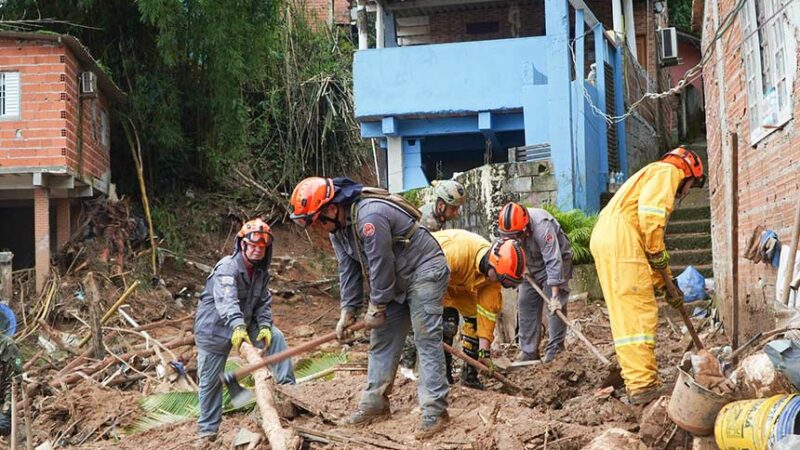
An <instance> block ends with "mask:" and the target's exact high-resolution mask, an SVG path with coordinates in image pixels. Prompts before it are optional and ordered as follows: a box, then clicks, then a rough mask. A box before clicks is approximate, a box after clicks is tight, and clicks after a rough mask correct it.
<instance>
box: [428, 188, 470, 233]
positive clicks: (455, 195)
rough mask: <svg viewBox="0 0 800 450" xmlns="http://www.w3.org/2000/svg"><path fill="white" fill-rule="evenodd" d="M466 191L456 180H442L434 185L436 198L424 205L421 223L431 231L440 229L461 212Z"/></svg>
mask: <svg viewBox="0 0 800 450" xmlns="http://www.w3.org/2000/svg"><path fill="white" fill-rule="evenodd" d="M465 195H466V191H464V187H463V186H461V183H459V182H458V181H455V180H441V181H439V182H437V183H436V184H435V185H434V186H433V196H434V197H436V200H434V201H433V202H430V203H426V204H424V205H422V208H420V210H419V211H420V212H421V213H422V219H420V223H421V224H422V225H423V226H424V227H425V228H427V229H428V230H430V231H439V230H441V229H442V227H444V223H445V222H447V221H448V220H452V219H455V218H456V217H458V215H459V213H460V212H461V205H463V204H464V196H465Z"/></svg>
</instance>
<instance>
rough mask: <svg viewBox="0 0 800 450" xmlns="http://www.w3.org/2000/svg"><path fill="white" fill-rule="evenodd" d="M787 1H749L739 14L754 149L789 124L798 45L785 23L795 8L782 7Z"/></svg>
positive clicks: (791, 112) (751, 142)
mask: <svg viewBox="0 0 800 450" xmlns="http://www.w3.org/2000/svg"><path fill="white" fill-rule="evenodd" d="M789 1H790V0H748V1H747V2H746V4H745V5H744V8H743V9H742V12H741V14H742V15H741V18H742V35H743V37H744V40H743V42H742V60H743V63H744V68H745V86H746V92H747V110H748V122H749V124H750V144H751V145H753V146H755V145H756V144H757V143H758V142H759V141H761V140H762V139H764V138H765V137H767V136H768V135H770V134H771V133H772V132H774V131H776V130H778V129H780V128H782V127H783V125H785V124H786V123H787V122H788V121H790V120H792V114H793V111H792V110H793V107H794V106H793V101H792V86H793V83H794V73H795V69H796V66H797V57H796V55H797V43H796V42H795V40H794V34H793V30H792V28H791V27H790V26H789V21H788V17H791V14H793V13H794V12H793V11H794V8H795V5H793V4H789V5H788V6H786V7H784V6H785V5H787V4H788V3H789ZM756 2H758V9H757V6H756ZM781 9H782V10H781ZM779 11H780V12H779ZM767 88H768V89H767Z"/></svg>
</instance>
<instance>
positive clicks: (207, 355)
mask: <svg viewBox="0 0 800 450" xmlns="http://www.w3.org/2000/svg"><path fill="white" fill-rule="evenodd" d="M269 260H270V258H269V257H265V258H264V261H263V263H262V264H259V265H257V266H255V267H254V268H253V276H252V278H251V277H250V274H249V273H248V271H247V267H245V265H244V255H243V254H242V252H241V251H240V252H237V253H235V254H233V255H229V256H226V257H224V258H222V259H221V260H219V262H218V263H217V264H216V266H214V270H213V271H212V272H211V275H209V276H208V279H207V280H206V286H205V289H204V290H203V293H202V294H201V295H200V303H199V304H198V305H197V314H196V315H195V324H194V333H195V343H196V345H197V350H198V352H197V373H198V376H199V379H200V386H199V387H200V394H199V396H200V417H199V418H198V420H197V424H198V428H199V432H200V433H201V434H205V433H216V432H217V430H218V429H219V425H220V422H221V420H222V384H221V383H220V381H219V376H220V374H221V373H222V372H223V371H224V370H225V362H226V361H227V359H228V354H229V353H230V351H231V347H232V346H233V345H232V344H231V335H232V334H233V329H234V328H236V327H237V326H240V325H244V326H246V327H247V333H248V334H249V335H250V341H251V342H253V345H255V346H256V347H259V348H263V346H264V343H263V342H259V341H256V336H258V331H259V329H260V328H261V327H262V326H264V327H270V329H271V330H272V341H271V343H270V347H269V351H268V353H269V354H274V353H278V352H281V351H283V350H286V349H287V345H286V339H285V338H284V336H283V333H281V331H280V330H279V329H278V328H277V327H276V326H275V325H273V323H272V308H271V305H272V294H270V292H269ZM270 371H271V372H272V375H273V376H274V377H275V379H276V380H277V382H278V383H280V384H293V383H294V381H295V380H294V370H293V369H292V361H291V359H285V360H283V361H281V362H278V363H276V364H273V365H271V366H270Z"/></svg>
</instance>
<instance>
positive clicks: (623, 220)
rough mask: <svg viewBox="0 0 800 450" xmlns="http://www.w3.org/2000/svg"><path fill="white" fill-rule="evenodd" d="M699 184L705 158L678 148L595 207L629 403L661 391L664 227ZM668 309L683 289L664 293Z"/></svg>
mask: <svg viewBox="0 0 800 450" xmlns="http://www.w3.org/2000/svg"><path fill="white" fill-rule="evenodd" d="M704 182H705V175H704V174H703V163H702V162H701V161H700V158H699V157H698V156H697V154H695V153H694V152H692V151H689V150H687V149H685V148H683V147H678V148H676V149H675V150H672V151H670V152H669V153H667V154H666V155H664V156H663V157H662V158H661V160H660V161H657V162H654V163H650V164H648V165H647V166H645V167H644V168H643V169H641V170H640V171H638V172H636V173H635V174H634V175H633V176H631V177H630V178H629V179H628V181H626V182H625V183H624V184H623V185H622V186H621V187H620V188H619V190H618V191H617V192H616V193H615V194H614V197H612V198H611V201H610V202H609V203H608V205H607V206H606V207H605V208H603V210H602V212H600V216H599V218H598V221H597V225H596V226H595V228H594V231H592V239H591V243H590V249H591V252H592V256H594V260H595V266H596V267H597V276H598V278H599V279H600V286H601V287H602V289H603V297H605V301H606V305H607V306H608V316H609V319H610V320H611V333H612V335H613V336H614V348H615V350H616V353H617V360H618V361H619V365H620V367H621V368H622V378H623V379H624V380H625V387H626V390H627V393H628V400H629V401H630V403H632V404H645V403H648V402H649V401H651V400H653V399H654V398H657V397H658V396H659V395H660V394H661V392H660V391H661V390H660V389H659V387H660V384H659V380H658V372H657V366H656V355H655V343H656V326H657V324H658V305H657V304H656V298H655V292H654V288H660V287H662V286H664V283H663V279H662V278H661V276H660V275H659V274H658V273H657V272H658V271H661V270H666V271H669V254H668V253H667V250H666V247H665V245H664V228H665V227H666V225H667V219H668V218H669V215H670V213H671V212H672V211H673V209H674V207H675V201H676V199H677V200H678V202H680V200H681V199H682V198H684V197H685V196H686V195H688V193H689V190H690V189H691V188H692V187H702V186H703V184H704ZM667 301H668V302H669V304H670V305H671V306H673V307H676V308H679V307H680V306H682V305H683V298H682V297H681V294H680V293H679V292H678V293H675V295H673V296H668V297H667Z"/></svg>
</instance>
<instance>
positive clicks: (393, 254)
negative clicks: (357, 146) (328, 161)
mask: <svg viewBox="0 0 800 450" xmlns="http://www.w3.org/2000/svg"><path fill="white" fill-rule="evenodd" d="M363 189H364V187H363V186H362V185H361V184H359V183H356V182H354V181H352V180H350V179H348V178H334V179H330V178H318V177H311V178H306V179H305V180H303V181H301V182H300V183H299V184H298V185H297V186H296V187H295V189H294V192H293V193H292V199H291V202H292V207H293V208H294V211H293V213H292V214H291V216H290V217H291V218H292V220H294V221H295V223H297V224H298V225H300V226H302V227H307V226H309V225H312V224H317V225H318V226H319V227H321V228H322V229H324V230H325V231H327V232H329V233H330V238H331V242H332V244H333V249H334V251H335V252H336V257H337V259H338V261H339V286H340V290H341V316H340V319H339V322H338V324H337V325H336V334H337V338H338V339H339V340H340V341H343V340H346V339H348V338H349V337H350V335H351V333H350V332H349V331H348V330H347V329H346V327H347V326H349V325H350V324H351V323H353V322H354V321H355V317H356V315H357V311H358V310H359V309H360V308H361V307H362V306H363V305H364V303H365V299H364V297H365V295H364V290H363V285H362V283H363V281H365V280H366V281H368V282H369V287H370V292H369V299H368V303H369V306H368V308H367V313H366V316H365V318H364V322H365V324H366V327H367V329H369V330H371V333H370V347H369V356H368V370H367V385H366V387H365V389H364V391H363V392H362V395H361V400H360V402H359V404H358V408H357V410H356V411H355V412H354V413H353V414H352V415H351V416H349V417H348V418H347V419H345V421H344V423H345V424H349V425H354V424H368V423H371V422H374V421H377V420H382V419H385V418H387V417H388V416H389V415H390V409H389V394H390V393H391V391H392V384H393V382H394V378H395V373H396V372H397V367H398V364H399V361H400V352H401V350H402V348H403V342H405V337H406V335H408V331H409V328H413V329H414V336H415V344H416V346H417V351H418V352H419V358H420V362H421V370H420V382H419V387H418V393H417V395H418V401H419V406H420V409H421V410H422V420H421V422H420V424H419V425H418V427H417V429H416V430H415V436H416V437H417V438H418V439H423V438H426V437H429V436H432V435H433V434H435V433H436V432H437V431H439V430H441V429H442V428H443V427H444V424H445V423H446V422H447V420H448V415H447V395H448V391H449V386H448V384H447V379H446V378H445V370H444V349H443V347H442V296H443V295H444V291H445V289H446V288H447V280H448V276H449V274H450V271H449V269H448V268H447V260H446V259H445V257H444V254H443V253H442V249H441V248H440V247H439V244H438V243H437V242H436V239H434V238H433V236H431V234H430V232H429V231H428V230H427V229H425V228H424V227H420V226H419V225H418V223H417V220H416V218H415V217H413V216H412V215H411V214H410V213H409V212H408V211H406V210H405V209H404V208H403V207H401V206H399V204H398V203H396V202H394V201H390V200H387V199H386V198H375V197H372V196H364V195H363V193H362V190H363ZM387 198H388V196H387Z"/></svg>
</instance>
